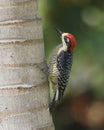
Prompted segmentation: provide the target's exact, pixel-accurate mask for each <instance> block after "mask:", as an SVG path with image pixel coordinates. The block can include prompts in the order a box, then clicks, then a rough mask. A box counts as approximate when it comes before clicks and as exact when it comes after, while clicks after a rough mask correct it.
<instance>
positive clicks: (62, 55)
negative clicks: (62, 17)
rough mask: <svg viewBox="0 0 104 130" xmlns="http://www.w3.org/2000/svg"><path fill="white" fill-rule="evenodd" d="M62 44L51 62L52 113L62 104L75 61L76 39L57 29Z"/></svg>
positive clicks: (55, 51)
mask: <svg viewBox="0 0 104 130" xmlns="http://www.w3.org/2000/svg"><path fill="white" fill-rule="evenodd" d="M56 31H57V32H58V34H59V35H60V37H61V40H62V43H61V44H59V45H58V46H57V47H56V48H55V49H54V50H53V52H52V55H51V57H50V61H49V77H48V80H49V86H50V106H49V108H50V112H51V113H52V112H53V110H54V109H55V106H56V104H57V103H61V102H62V99H63V95H64V91H65V88H66V87H67V85H68V81H69V75H70V71H71V66H72V60H73V51H74V48H75V46H76V39H75V37H74V36H73V35H72V34H70V33H62V32H61V31H60V30H59V29H56Z"/></svg>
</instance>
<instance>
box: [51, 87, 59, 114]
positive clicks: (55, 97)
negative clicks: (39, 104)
mask: <svg viewBox="0 0 104 130" xmlns="http://www.w3.org/2000/svg"><path fill="white" fill-rule="evenodd" d="M58 98H59V90H58V89H56V91H55V94H54V97H53V100H52V102H51V103H50V106H49V110H50V113H52V112H53V111H54V110H55V107H56V104H57V100H58Z"/></svg>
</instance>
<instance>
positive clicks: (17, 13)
mask: <svg viewBox="0 0 104 130" xmlns="http://www.w3.org/2000/svg"><path fill="white" fill-rule="evenodd" d="M44 68H45V62H44V44H43V34H42V23H41V19H40V17H39V16H38V0H0V130H54V127H53V123H52V119H51V115H50V113H49V109H48V103H49V89H48V85H47V77H46V74H45V73H44V71H43V70H44Z"/></svg>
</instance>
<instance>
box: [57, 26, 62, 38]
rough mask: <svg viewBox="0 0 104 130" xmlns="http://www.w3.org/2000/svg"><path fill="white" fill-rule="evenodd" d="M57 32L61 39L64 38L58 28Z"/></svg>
mask: <svg viewBox="0 0 104 130" xmlns="http://www.w3.org/2000/svg"><path fill="white" fill-rule="evenodd" d="M56 31H57V33H58V34H59V36H60V37H61V36H62V32H61V31H60V30H59V29H58V28H56Z"/></svg>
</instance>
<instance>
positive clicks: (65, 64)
mask: <svg viewBox="0 0 104 130" xmlns="http://www.w3.org/2000/svg"><path fill="white" fill-rule="evenodd" d="M72 59H73V55H72V53H70V52H68V51H66V52H65V51H61V52H60V54H59V55H58V57H57V68H58V72H59V74H58V90H59V96H58V100H59V101H60V102H61V101H62V99H63V94H64V91H65V88H66V86H67V85H68V80H69V74H70V70H71V66H72Z"/></svg>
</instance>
